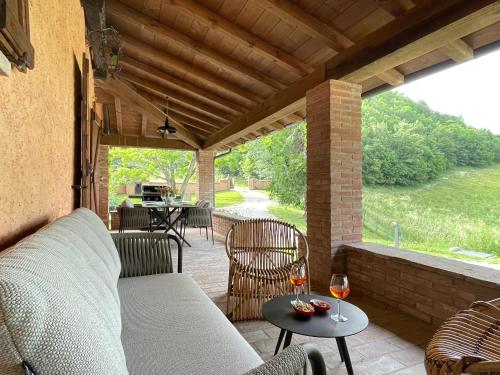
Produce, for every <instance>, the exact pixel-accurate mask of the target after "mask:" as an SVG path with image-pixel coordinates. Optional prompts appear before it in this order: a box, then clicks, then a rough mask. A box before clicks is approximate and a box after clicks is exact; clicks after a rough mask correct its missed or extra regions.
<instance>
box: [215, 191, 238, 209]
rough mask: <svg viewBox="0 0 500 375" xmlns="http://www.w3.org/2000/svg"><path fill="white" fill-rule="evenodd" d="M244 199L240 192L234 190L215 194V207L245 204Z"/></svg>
mask: <svg viewBox="0 0 500 375" xmlns="http://www.w3.org/2000/svg"><path fill="white" fill-rule="evenodd" d="M243 201H244V198H243V195H241V193H240V192H238V191H234V190H227V191H218V192H216V193H215V207H216V208H221V207H226V206H231V205H233V204H240V203H243Z"/></svg>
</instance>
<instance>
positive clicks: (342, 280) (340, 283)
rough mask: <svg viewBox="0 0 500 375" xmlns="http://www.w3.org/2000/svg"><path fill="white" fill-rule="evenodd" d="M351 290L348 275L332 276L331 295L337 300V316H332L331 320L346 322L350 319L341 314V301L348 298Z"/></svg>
mask: <svg viewBox="0 0 500 375" xmlns="http://www.w3.org/2000/svg"><path fill="white" fill-rule="evenodd" d="M350 292H351V289H349V282H348V281H347V275H344V274H339V273H336V274H334V275H333V276H332V280H331V281H330V293H332V296H334V297H335V298H337V314H334V315H331V318H332V319H333V320H334V321H336V322H346V321H347V320H348V319H347V318H346V317H345V316H343V315H342V314H341V313H340V300H341V299H344V298H346V297H347V296H348V295H349V293H350Z"/></svg>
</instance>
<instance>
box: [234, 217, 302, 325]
mask: <svg viewBox="0 0 500 375" xmlns="http://www.w3.org/2000/svg"><path fill="white" fill-rule="evenodd" d="M226 252H227V256H228V257H229V280H228V289H227V310H226V312H227V316H228V318H229V319H231V320H233V321H237V320H247V319H262V312H261V308H262V304H263V303H264V302H266V301H268V300H269V299H271V298H274V297H277V296H282V295H287V294H291V293H292V285H291V284H290V281H289V277H290V271H291V268H292V266H293V265H294V264H303V265H304V266H305V268H306V275H307V283H306V285H305V286H304V287H305V292H306V293H309V291H310V286H309V264H308V260H307V258H308V254H309V247H308V245H307V240H306V239H305V237H304V236H303V234H302V233H301V232H300V231H299V230H298V229H297V228H295V226H293V225H291V224H287V223H284V222H281V221H277V220H273V219H251V220H243V221H239V222H237V223H235V224H233V225H232V227H231V229H230V230H229V232H228V234H227V236H226Z"/></svg>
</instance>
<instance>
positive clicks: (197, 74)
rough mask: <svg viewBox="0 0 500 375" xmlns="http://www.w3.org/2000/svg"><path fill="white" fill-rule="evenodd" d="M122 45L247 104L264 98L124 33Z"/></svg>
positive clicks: (127, 49)
mask: <svg viewBox="0 0 500 375" xmlns="http://www.w3.org/2000/svg"><path fill="white" fill-rule="evenodd" d="M121 45H122V47H123V49H124V50H125V53H127V54H130V53H132V55H139V56H145V57H147V58H148V59H151V60H152V61H155V62H156V64H157V65H160V66H161V65H168V66H170V67H172V68H174V69H177V70H179V71H181V72H182V73H183V74H185V75H186V76H189V77H192V78H194V79H196V80H199V81H203V82H205V83H206V84H208V85H210V86H216V87H218V88H219V89H221V90H223V91H225V92H227V93H229V94H230V95H231V96H234V97H235V98H236V97H237V98H239V99H240V101H243V102H244V103H246V104H250V105H252V104H253V103H258V102H260V101H262V100H263V99H262V98H261V97H260V96H258V95H255V94H253V93H251V92H249V91H248V90H245V89H243V88H241V87H239V86H237V85H235V84H234V83H231V82H228V81H225V80H222V79H220V78H217V77H214V76H213V75H212V74H211V73H209V72H207V71H204V70H202V69H200V68H197V67H195V66H193V65H191V64H189V63H187V62H185V61H183V60H181V59H179V58H177V57H174V56H172V55H169V54H167V53H165V52H162V51H160V50H157V49H155V48H154V47H151V46H149V45H147V44H146V43H144V42H142V41H140V40H138V39H135V38H132V37H130V36H125V35H122V37H121Z"/></svg>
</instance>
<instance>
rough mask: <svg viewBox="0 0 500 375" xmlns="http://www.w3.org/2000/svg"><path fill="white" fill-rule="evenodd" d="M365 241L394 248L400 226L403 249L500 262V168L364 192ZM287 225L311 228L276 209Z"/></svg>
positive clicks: (299, 218)
mask: <svg viewBox="0 0 500 375" xmlns="http://www.w3.org/2000/svg"><path fill="white" fill-rule="evenodd" d="M363 208H364V214H363V216H364V217H363V220H364V230H363V240H364V241H366V242H377V243H383V244H388V245H392V243H393V229H392V228H393V226H392V223H393V222H397V223H398V224H399V226H400V232H401V240H400V246H401V247H403V248H408V249H413V250H417V251H422V252H427V253H432V254H435V255H440V256H445V257H452V258H462V259H474V260H478V258H468V257H465V256H458V255H457V254H456V253H454V252H451V251H449V248H450V247H453V246H458V247H460V248H462V249H473V250H479V251H483V252H487V253H491V254H495V255H497V258H495V259H491V260H488V261H490V262H494V263H500V259H498V258H499V257H500V214H499V213H500V165H496V166H493V167H488V168H481V169H475V168H460V169H456V170H454V171H452V172H450V173H448V174H447V175H445V176H443V177H441V178H439V179H438V180H436V181H434V182H432V183H430V184H426V185H423V186H417V187H364V188H363ZM270 212H271V213H272V214H274V215H275V216H276V217H278V218H279V219H281V220H285V221H289V222H291V223H294V224H295V225H297V227H299V228H301V229H305V218H304V217H303V216H302V212H301V211H300V210H297V209H293V208H286V207H278V206H275V207H272V208H271V209H270Z"/></svg>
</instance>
